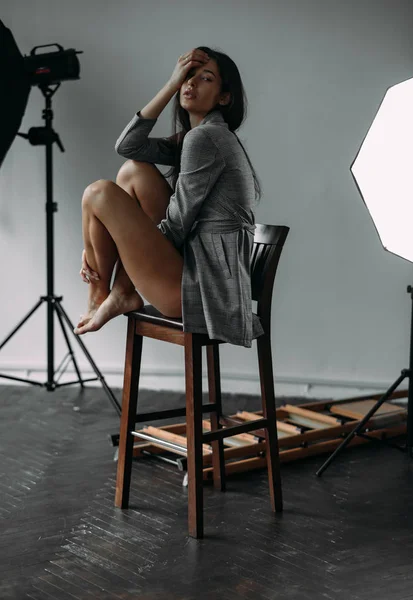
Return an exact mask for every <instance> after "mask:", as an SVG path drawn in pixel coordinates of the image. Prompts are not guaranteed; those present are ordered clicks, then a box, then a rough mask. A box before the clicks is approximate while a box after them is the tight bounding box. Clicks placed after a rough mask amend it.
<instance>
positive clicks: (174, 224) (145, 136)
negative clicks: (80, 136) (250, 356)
mask: <svg viewBox="0 0 413 600" xmlns="http://www.w3.org/2000/svg"><path fill="white" fill-rule="evenodd" d="M156 121H157V119H144V118H143V117H141V116H140V113H139V112H138V113H137V114H136V115H134V117H133V119H132V120H131V121H130V123H129V124H128V125H127V126H126V128H125V129H124V131H123V132H122V133H121V135H120V137H119V138H118V140H117V142H116V145H115V150H116V152H117V153H118V154H120V156H123V157H124V158H129V159H133V160H140V161H144V162H149V163H156V164H162V165H173V164H174V157H175V154H176V151H177V150H176V144H175V143H174V141H173V139H172V138H151V137H149V134H150V132H151V130H152V129H153V127H154V125H155V123H156ZM254 203H255V189H254V180H253V175H252V171H251V168H250V165H249V163H248V160H247V158H246V156H245V153H244V151H243V149H242V147H241V145H240V144H239V143H238V140H237V138H236V136H235V135H234V134H233V133H232V132H231V131H230V130H229V129H228V125H227V123H226V122H225V121H224V119H223V117H222V114H221V113H220V111H219V110H214V111H212V112H211V113H209V114H208V115H206V117H205V118H204V119H203V120H202V121H201V123H200V124H199V125H198V126H197V127H194V128H193V129H191V130H190V131H189V132H188V133H187V134H186V135H185V137H184V141H183V147H182V154H181V170H180V173H179V177H178V180H177V184H176V190H175V193H174V194H173V195H172V196H171V199H170V203H169V206H168V208H167V213H166V218H165V219H163V221H161V223H160V224H159V225H158V227H159V229H160V230H161V231H162V233H163V234H164V235H165V236H166V237H167V238H168V239H169V240H170V241H171V242H172V244H173V245H174V246H175V247H176V248H177V249H179V250H180V252H181V253H182V255H183V257H184V269H183V276H182V320H183V326H184V331H188V332H192V333H206V334H208V335H209V337H210V338H211V339H218V340H223V341H226V342H229V343H231V344H236V345H239V346H245V347H248V348H249V347H251V342H252V340H253V339H255V338H257V337H258V336H260V335H262V334H263V333H264V331H263V328H262V326H261V322H260V320H259V318H258V316H257V315H255V314H254V313H253V312H252V304H251V278H250V257H251V251H252V244H253V241H254V230H255V220H254V213H253V210H252V209H253V206H254Z"/></svg>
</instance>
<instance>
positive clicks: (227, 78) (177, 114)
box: [165, 46, 262, 200]
mask: <svg viewBox="0 0 413 600" xmlns="http://www.w3.org/2000/svg"><path fill="white" fill-rule="evenodd" d="M198 50H203V51H204V52H206V53H207V54H208V56H209V57H210V58H213V59H214V60H215V61H216V63H217V66H218V71H219V74H220V76H221V81H222V85H221V93H222V94H225V93H226V92H230V94H231V99H230V102H229V103H228V104H226V105H221V104H217V105H216V106H215V107H214V108H213V109H212V110H220V111H221V113H222V116H223V118H224V121H225V122H226V123H227V124H228V129H229V130H230V131H232V133H234V135H235V137H236V138H237V140H238V142H239V144H240V145H241V147H242V149H243V150H244V152H245V156H246V157H247V160H248V162H249V165H250V167H251V171H252V174H253V177H254V187H255V197H256V200H259V199H260V198H261V194H262V191H261V185H260V182H259V179H258V176H257V174H256V172H255V169H254V167H253V166H252V164H251V161H250V158H249V156H248V154H247V151H246V150H245V148H244V146H243V145H242V144H241V141H240V139H239V138H238V136H237V135H236V133H235V131H236V130H237V129H239V127H240V126H241V124H242V123H243V122H244V120H245V117H246V115H247V96H246V94H245V90H244V86H243V84H242V80H241V75H240V73H239V71H238V67H237V65H236V64H235V63H234V61H233V60H232V59H231V58H230V57H229V56H227V55H226V54H224V53H223V52H219V51H218V50H213V49H211V48H208V47H207V46H198ZM179 97H180V90H178V91H177V93H176V95H175V98H174V103H173V108H172V111H173V136H174V138H175V140H176V143H177V150H178V151H177V153H176V161H175V165H174V166H173V167H172V169H171V170H170V171H168V173H166V175H165V176H166V177H172V187H173V189H174V190H175V188H176V182H177V179H178V175H179V172H180V170H181V153H182V144H183V140H184V137H185V135H186V134H187V133H188V131H190V129H191V123H190V121H189V115H188V111H187V110H185V109H184V108H182V106H181V104H180V102H179ZM178 129H179V130H178Z"/></svg>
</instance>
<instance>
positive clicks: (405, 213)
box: [351, 79, 413, 262]
mask: <svg viewBox="0 0 413 600" xmlns="http://www.w3.org/2000/svg"><path fill="white" fill-rule="evenodd" d="M351 172H352V174H353V176H354V179H355V181H356V184H357V186H358V188H359V191H360V194H361V196H362V198H363V200H364V202H365V204H366V206H367V209H368V211H369V212H370V215H371V218H372V219H373V222H374V225H375V227H376V229H377V233H378V234H379V237H380V240H381V243H382V244H383V246H384V248H385V250H388V251H389V252H392V253H393V254H397V255H398V256H401V257H402V258H405V259H407V260H409V261H411V262H413V232H412V225H413V79H408V80H407V81H403V82H402V83H398V84H397V85H394V86H392V87H391V88H389V89H388V90H387V92H386V94H385V96H384V98H383V101H382V103H381V105H380V107H379V110H378V111H377V114H376V116H375V118H374V120H373V123H372V124H371V127H370V129H369V131H368V133H367V135H366V137H365V139H364V141H363V143H362V145H361V148H360V150H359V152H358V154H357V156H356V158H355V160H354V162H353V164H352V165H351Z"/></svg>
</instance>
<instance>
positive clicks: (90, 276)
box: [79, 250, 100, 283]
mask: <svg viewBox="0 0 413 600" xmlns="http://www.w3.org/2000/svg"><path fill="white" fill-rule="evenodd" d="M79 274H80V276H81V278H82V279H83V281H84V282H85V283H91V281H99V279H100V277H99V274H98V273H96V271H93V269H91V268H90V266H89V265H88V263H87V260H86V250H83V252H82V268H81V269H80V272H79Z"/></svg>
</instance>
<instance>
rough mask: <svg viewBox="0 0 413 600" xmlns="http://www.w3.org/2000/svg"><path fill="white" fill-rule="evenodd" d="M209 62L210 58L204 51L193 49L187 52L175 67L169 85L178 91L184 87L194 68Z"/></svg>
mask: <svg viewBox="0 0 413 600" xmlns="http://www.w3.org/2000/svg"><path fill="white" fill-rule="evenodd" d="M208 61H209V56H208V54H207V53H206V52H204V51H203V50H197V49H193V50H190V51H189V52H185V54H182V56H180V57H179V58H178V62H177V63H176V65H175V69H174V71H173V73H172V75H171V77H170V79H169V82H168V83H169V85H171V86H172V87H174V88H175V89H176V91H178V90H179V88H180V87H181V86H182V84H183V82H184V81H185V78H186V76H187V73H188V71H190V69H193V68H194V67H195V68H196V67H199V66H200V65H204V64H205V63H207V62H208Z"/></svg>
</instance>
